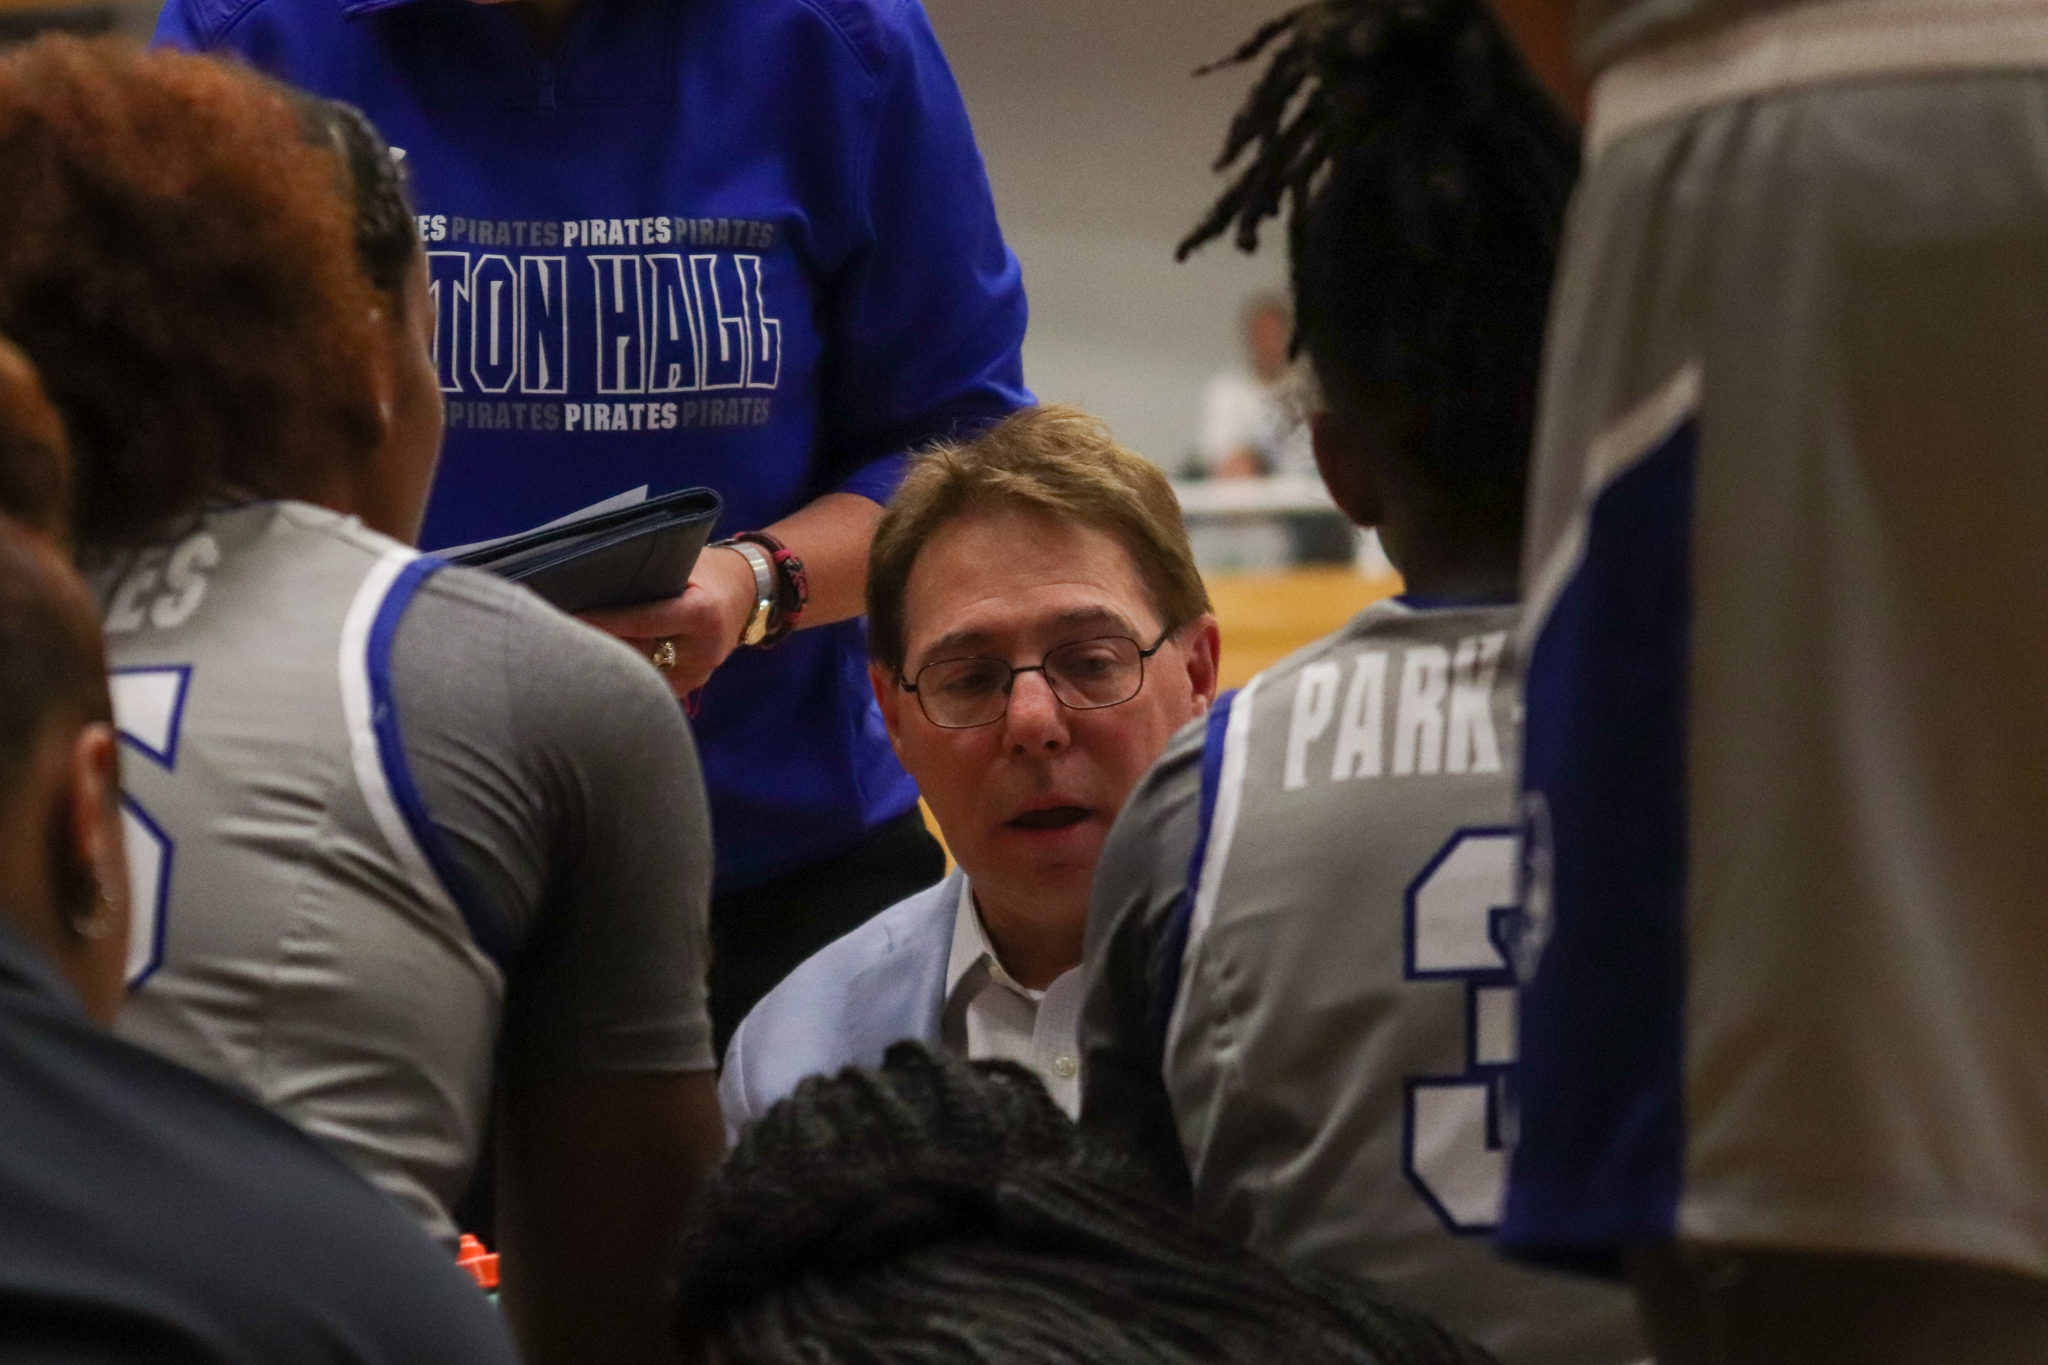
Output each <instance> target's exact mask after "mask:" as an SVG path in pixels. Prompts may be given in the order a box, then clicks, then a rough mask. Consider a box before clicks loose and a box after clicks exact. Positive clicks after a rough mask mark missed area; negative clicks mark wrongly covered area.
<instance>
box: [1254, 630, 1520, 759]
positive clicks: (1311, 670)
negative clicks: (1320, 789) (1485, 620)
mask: <svg viewBox="0 0 2048 1365" xmlns="http://www.w3.org/2000/svg"><path fill="white" fill-rule="evenodd" d="M1507 638H1508V637H1507V632H1506V631H1493V632H1490V633H1488V634H1484V635H1471V636H1467V637H1466V638H1465V639H1463V640H1460V641H1459V642H1458V643H1457V645H1456V647H1455V648H1446V647H1444V646H1443V645H1425V644H1418V645H1409V646H1408V647H1407V648H1406V649H1403V650H1400V651H1398V653H1399V657H1400V663H1399V671H1398V673H1396V672H1395V669H1394V665H1393V664H1392V663H1391V662H1390V661H1391V659H1392V658H1393V655H1394V653H1395V652H1394V651H1389V650H1386V649H1361V650H1358V651H1357V652H1356V653H1355V654H1354V655H1352V656H1350V657H1349V658H1343V659H1339V658H1334V657H1333V658H1325V659H1319V660H1317V661H1316V662H1314V663H1311V664H1306V665H1304V666H1303V667H1302V669H1301V671H1300V672H1299V673H1298V674H1296V675H1295V680H1294V698H1293V709H1292V713H1291V715H1290V716H1289V720H1288V727H1287V765H1286V770H1285V773H1284V775H1283V777H1282V779H1281V784H1282V786H1283V787H1284V788H1286V789H1287V790H1290V791H1293V790H1298V789H1300V788H1303V787H1306V786H1308V785H1309V781H1310V779H1311V777H1315V778H1318V779H1320V778H1323V777H1327V778H1328V779H1329V780H1330V781H1332V782H1346V781H1349V780H1351V779H1353V778H1374V777H1380V776H1382V775H1383V774H1391V775H1392V776H1395V777H1409V776H1432V775H1435V774H1439V773H1451V774H1462V773H1475V774H1476V773H1497V772H1499V771H1500V770H1501V751H1500V739H1499V736H1498V735H1497V734H1495V732H1494V724H1493V685H1494V679H1495V676H1496V675H1497V674H1498V673H1499V671H1500V662H1501V654H1502V652H1503V651H1504V650H1505V648H1506V646H1507ZM1347 664H1348V665H1349V673H1350V677H1349V680H1348V682H1347V680H1346V677H1345V673H1346V665H1347ZM1393 679H1398V682H1397V683H1396V684H1395V686H1394V693H1395V695H1394V704H1393V705H1392V706H1389V705H1388V704H1387V693H1388V691H1389V684H1390V680H1393ZM1390 717H1391V721H1392V735H1391V743H1389V735H1388V723H1389V718H1390ZM1390 749H1391V751H1392V752H1391V753H1389V750H1390Z"/></svg>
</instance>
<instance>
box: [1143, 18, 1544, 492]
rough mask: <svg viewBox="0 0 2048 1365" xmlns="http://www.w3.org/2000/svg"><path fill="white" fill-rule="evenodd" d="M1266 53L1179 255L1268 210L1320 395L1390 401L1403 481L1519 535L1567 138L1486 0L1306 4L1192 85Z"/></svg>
mask: <svg viewBox="0 0 2048 1365" xmlns="http://www.w3.org/2000/svg"><path fill="white" fill-rule="evenodd" d="M1269 48H1272V49H1274V51H1273V56H1272V60H1271V61H1270V63H1269V64H1268V65H1267V68H1266V71H1265V74H1264V75H1263V76H1262V77H1261V78H1260V79H1259V80H1258V82H1257V83H1256V84H1255V85H1254V86H1253V87H1252V91H1251V94H1250V96H1249V97H1248V98H1247V99H1246V101H1245V103H1244V107H1243V108H1242V109H1240V110H1239V112H1238V114H1237V117H1236V119H1235V120H1234V121H1233V122H1232V124H1231V127H1230V133H1229V136H1228V138H1227V139H1226V140H1225V142H1224V146H1223V153H1222V155H1221V156H1220V157H1219V158H1218V159H1217V162H1216V169H1217V170H1219V171H1221V170H1225V169H1228V168H1229V167H1230V166H1232V165H1234V164H1235V163H1237V162H1238V161H1239V159H1240V158H1242V157H1244V156H1245V155H1246V154H1247V153H1251V160H1250V162H1249V164H1247V165H1246V166H1245V167H1244V168H1243V169H1242V171H1240V172H1239V174H1238V176H1237V179H1236V180H1235V181H1234V182H1233V183H1232V184H1231V186H1230V188H1229V189H1228V190H1226V191H1225V192H1224V193H1223V195H1222V197H1221V198H1219V199H1218V200H1217V201H1216V203H1215V205H1214V207H1212V208H1211V209H1210V210H1209V213H1208V216H1207V217H1205V218H1204V219H1203V220H1202V221H1201V223H1200V224H1199V225H1198V226H1197V227H1196V228H1195V230H1194V231H1193V232H1191V233H1189V234H1188V236H1187V238H1186V240H1184V241H1182V242H1181V244H1180V247H1179V249H1178V252H1177V255H1178V257H1179V258H1181V259H1185V258H1186V257H1187V255H1188V253H1190V252H1191V251H1193V250H1195V248H1197V247H1199V246H1201V245H1202V244H1203V243H1205V242H1208V241H1210V240H1212V239H1214V238H1216V237H1219V236H1222V235H1223V234H1224V233H1225V232H1229V231H1231V230H1232V229H1233V228H1234V229H1235V237H1236V241H1237V245H1238V247H1239V248H1240V249H1241V250H1244V251H1253V250H1256V249H1257V247H1258V241H1259V228H1260V225H1261V224H1262V223H1263V222H1264V221H1265V220H1266V219H1269V218H1278V217H1279V216H1280V215H1281V214H1282V212H1283V211H1284V212H1285V213H1286V215H1287V220H1288V221H1287V230H1288V243H1289V248H1290V250H1289V255H1290V259H1291V265H1292V278H1293V292H1294V303H1295V317H1296V319H1297V322H1296V332H1295V339H1294V341H1295V345H1296V347H1297V348H1299V347H1301V346H1304V345H1305V346H1306V347H1307V349H1308V352H1309V354H1310V357H1311V359H1312V360H1313V361H1314V364H1315V367H1316V372H1317V377H1318V378H1319V379H1320V380H1321V382H1322V386H1323V388H1324V391H1325V394H1326V396H1327V397H1328V398H1329V400H1330V401H1331V402H1332V403H1333V404H1335V405H1337V406H1339V408H1340V409H1341V408H1342V407H1343V406H1344V405H1346V404H1360V403H1372V404H1383V403H1388V402H1391V403H1393V404H1395V405H1397V410H1399V411H1402V412H1405V413H1406V414H1407V415H1408V416H1409V417H1410V419H1411V420H1410V421H1409V422H1408V423H1407V424H1406V425H1407V429H1408V430H1409V431H1410V432H1411V433H1412V434H1413V437H1414V440H1413V449H1412V450H1410V451H1408V452H1406V453H1407V454H1408V456H1409V457H1410V458H1411V459H1413V460H1414V461H1415V462H1416V465H1417V468H1418V470H1419V472H1421V473H1423V474H1425V475H1426V476H1428V477H1430V478H1431V479H1432V480H1434V481H1435V482H1436V483H1437V484H1438V485H1439V486H1444V487H1447V488H1449V489H1451V490H1453V491H1455V492H1459V493H1462V494H1465V495H1468V496H1474V497H1480V498H1484V499H1487V500H1490V501H1499V500H1501V499H1503V498H1505V499H1507V500H1508V502H1510V503H1511V504H1512V507H1511V508H1510V507H1508V506H1506V505H1503V506H1501V507H1500V508H1499V510H1500V511H1503V512H1506V511H1509V510H1512V512H1513V514H1514V516H1515V518H1516V520H1517V523H1519V516H1520V508H1521V490H1522V486H1523V482H1524V480H1525V478H1526V463H1527V457H1528V451H1529V445H1530V437H1531V434H1532V427H1533V414H1534V410H1535V395H1536V376H1537V361H1538V356H1539V353H1540V351H1541V347H1542V338H1543V325H1544V317H1545V312H1546V309H1547V306H1548V299H1549V294H1550V281H1551V276H1552V273H1553V271H1554V269H1555V267H1556V262H1557V252H1558V243H1559V239H1560V236H1561V234H1562V228H1563V219H1564V209H1565V202H1566V200H1567V198H1568V197H1569V195H1570V192H1571V187H1572V184H1573V182H1574V181H1575V180H1576V178H1577V175H1578V169H1579V134H1578V130H1577V129H1576V128H1575V127H1574V126H1573V124H1572V122H1571V120H1570V119H1569V118H1567V117H1566V115H1565V113H1564V112H1563V110H1562V109H1560V108H1559V107H1558V106H1557V104H1556V103H1555V102H1554V101H1553V100H1552V99H1551V97H1550V95H1549V94H1548V93H1547V92H1546V91H1545V90H1544V88H1543V87H1542V85H1541V84H1540V83H1539V82H1538V81H1537V79H1536V78H1535V76H1534V75H1533V74H1531V72H1530V70H1529V68H1528V66H1527V65H1526V64H1525V62H1524V61H1523V59H1522V55H1521V52H1520V50H1519V49H1518V48H1517V47H1516V45H1515V42H1514V39H1513V38H1512V37H1511V36H1510V35H1509V34H1508V33H1507V32H1506V31H1505V30H1504V29H1503V28H1502V27H1501V24H1500V22H1499V20H1498V19H1497V18H1496V17H1495V16H1494V14H1493V11H1492V9H1491V7H1490V5H1489V4H1488V3H1487V0H1321V2H1320V3H1316V4H1309V5H1303V6H1301V7H1299V8H1297V9H1293V10H1290V11H1288V12H1287V13H1286V14H1283V15H1281V16H1280V17H1279V18H1277V19H1274V20H1272V21H1271V22H1269V23H1267V24H1266V25H1265V26H1264V27H1262V28H1260V29H1259V31H1258V32H1256V33H1254V34H1253V35H1252V36H1251V38H1249V39H1248V40H1247V41H1246V42H1245V43H1244V44H1243V45H1242V46H1240V47H1239V48H1238V49H1237V50H1236V51H1235V52H1233V53H1231V54H1230V55H1229V56H1228V57H1226V58H1224V59H1223V60H1222V61H1220V62H1217V63H1215V64H1214V65H1213V66H1211V67H1205V68H1203V70H1204V71H1209V70H1214V69H1215V68H1216V67H1222V66H1230V65H1235V64H1238V63H1243V62H1249V61H1251V60H1252V59H1254V58H1256V57H1258V56H1259V55H1260V54H1261V53H1263V52H1265V51H1267V50H1268V49H1269Z"/></svg>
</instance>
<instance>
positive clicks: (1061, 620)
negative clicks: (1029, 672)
mask: <svg viewBox="0 0 2048 1365" xmlns="http://www.w3.org/2000/svg"><path fill="white" fill-rule="evenodd" d="M1082 626H1103V627H1107V628H1109V629H1110V631H1111V633H1118V634H1129V633H1133V632H1134V631H1135V630H1136V627H1134V626H1133V625H1132V624H1131V623H1130V622H1129V621H1127V620H1125V619H1124V616H1123V613H1121V612H1117V611H1111V610H1110V609H1109V608H1108V607H1075V608H1074V609H1073V610H1071V611H1063V612H1061V613H1060V614H1059V615H1058V616H1055V617H1054V618H1053V619H1052V628H1053V629H1054V630H1055V631H1068V630H1075V629H1078V628H1080V627H1082ZM995 638H996V637H995V632H993V631H987V630H956V631H952V632H950V633H949V634H946V635H941V636H940V637H939V638H938V639H936V640H934V641H932V642H931V643H930V644H929V645H927V646H925V648H924V650H923V651H922V652H921V653H920V654H919V656H918V658H919V661H920V664H921V665H923V664H931V663H936V662H938V661H940V660H943V659H955V658H961V657H963V656H962V655H961V654H960V653H958V652H957V651H961V650H965V651H967V653H968V656H972V655H973V651H975V650H986V649H990V648H993V647H994V643H995Z"/></svg>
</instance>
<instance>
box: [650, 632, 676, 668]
mask: <svg viewBox="0 0 2048 1365" xmlns="http://www.w3.org/2000/svg"><path fill="white" fill-rule="evenodd" d="M647 662H649V663H651V664H653V665H654V666H655V667H656V668H658V669H660V670H661V671H662V672H664V673H666V672H668V671H669V670H670V669H672V668H674V667H675V666H676V642H675V641H674V640H673V639H669V640H663V641H662V642H661V643H660V644H658V645H656V646H655V647H654V652H653V653H652V654H650V655H648V656H647Z"/></svg>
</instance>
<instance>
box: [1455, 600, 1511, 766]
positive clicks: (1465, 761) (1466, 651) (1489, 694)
mask: <svg viewBox="0 0 2048 1365" xmlns="http://www.w3.org/2000/svg"><path fill="white" fill-rule="evenodd" d="M1507 642H1508V634H1507V632H1506V631H1504V630H1502V631H1495V632H1494V633H1493V634H1491V635H1475V636H1472V637H1471V638H1469V639H1465V640H1461V641H1459V642H1458V653H1457V657H1456V658H1455V659H1454V660H1453V661H1452V664H1451V678H1452V682H1451V725H1450V735H1449V737H1448V738H1447V739H1446V741H1445V744H1444V771H1445V772H1447V773H1465V772H1471V773H1497V772H1499V771H1500V744H1499V742H1498V741H1497V740H1496V739H1495V738H1494V733H1493V675H1494V674H1495V673H1496V672H1497V671H1498V670H1499V668H1500V655H1501V650H1502V649H1503V648H1504V647H1505V646H1506V645H1507Z"/></svg>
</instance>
